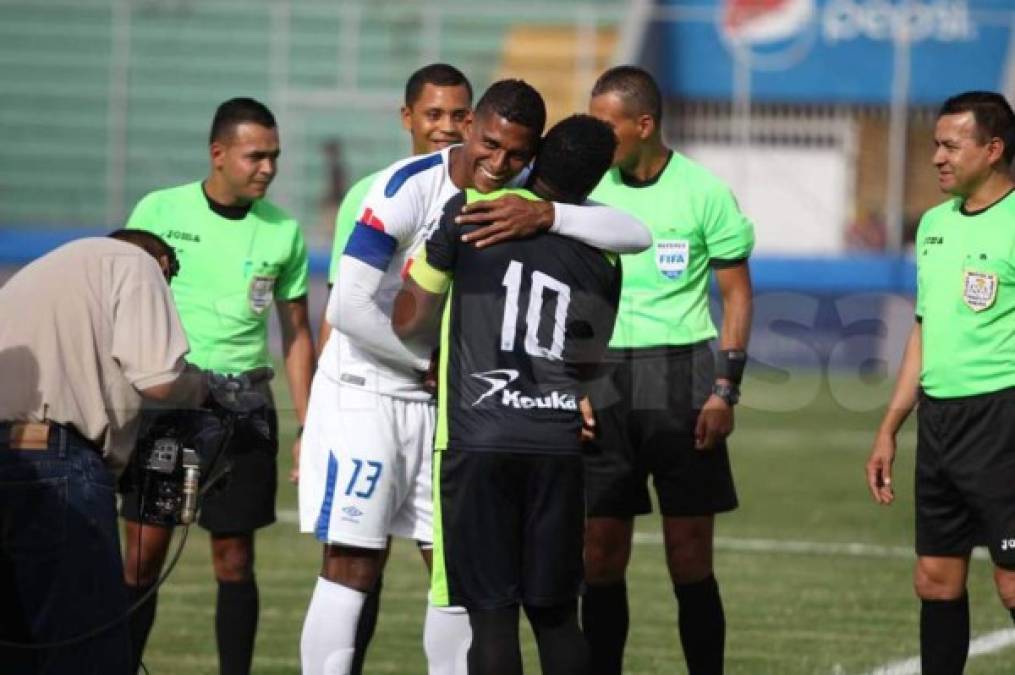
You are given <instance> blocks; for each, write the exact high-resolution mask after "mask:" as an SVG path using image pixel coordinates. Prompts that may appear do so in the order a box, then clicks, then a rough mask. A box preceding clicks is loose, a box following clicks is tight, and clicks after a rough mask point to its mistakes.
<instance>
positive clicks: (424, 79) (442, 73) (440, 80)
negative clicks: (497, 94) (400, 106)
mask: <svg viewBox="0 0 1015 675" xmlns="http://www.w3.org/2000/svg"><path fill="white" fill-rule="evenodd" d="M428 84H432V85H433V86H435V87H465V90H466V91H468V92H469V103H472V85H471V84H469V79H468V78H467V77H465V75H464V74H463V73H462V71H460V70H458V69H457V68H455V67H454V66H452V65H448V64H447V63H431V64H430V65H429V66H423V67H422V68H420V69H419V70H417V71H416V72H414V73H413V74H412V75H410V76H409V79H408V80H407V81H406V83H405V105H406V106H407V107H409V108H411V107H412V106H413V105H414V104H415V103H416V101H418V100H419V97H420V95H421V94H422V93H423V87H425V86H426V85H428Z"/></svg>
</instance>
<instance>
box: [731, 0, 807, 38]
mask: <svg viewBox="0 0 1015 675" xmlns="http://www.w3.org/2000/svg"><path fill="white" fill-rule="evenodd" d="M815 13H816V9H815V5H814V0H723V6H722V12H721V13H720V17H721V18H720V21H721V27H722V32H723V34H724V35H725V36H726V38H727V39H728V40H730V41H731V42H740V43H747V44H764V43H770V42H779V41H783V40H788V39H790V38H792V37H793V36H795V35H797V34H799V33H801V32H802V31H803V30H804V29H805V28H806V27H807V25H808V24H809V23H810V22H811V21H812V20H813V19H814V16H815Z"/></svg>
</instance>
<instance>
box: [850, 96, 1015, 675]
mask: <svg viewBox="0 0 1015 675" xmlns="http://www.w3.org/2000/svg"><path fill="white" fill-rule="evenodd" d="M934 144H935V146H936V148H937V149H936V151H935V152H934V165H935V166H936V167H937V171H938V185H939V186H940V188H941V190H942V191H944V192H946V193H948V194H949V195H951V199H949V200H948V201H946V202H945V203H943V204H941V205H939V206H936V207H935V208H933V209H931V210H929V211H927V213H925V214H924V216H923V219H922V220H921V221H920V226H919V229H918V230H917V236H916V261H917V292H916V323H915V324H914V326H913V330H912V332H911V333H910V336H909V342H908V344H907V345H906V352H905V355H904V356H903V359H902V366H901V367H900V369H899V375H898V379H897V381H896V383H895V391H894V393H893V394H892V400H891V403H890V404H889V406H888V410H887V411H886V412H885V415H884V418H883V420H882V422H881V426H880V427H879V429H878V433H877V436H876V437H875V440H874V447H873V450H872V451H871V455H870V459H869V460H868V461H867V467H866V468H867V484H868V487H869V488H870V491H871V495H872V496H873V497H874V500H875V501H876V502H878V503H879V504H891V503H892V501H893V500H894V498H895V494H894V491H893V487H892V462H893V461H894V459H895V449H896V445H895V436H896V433H897V432H898V430H899V428H900V427H901V426H902V424H903V422H904V421H905V420H906V418H907V417H908V416H909V413H910V412H911V411H912V409H913V407H914V406H916V405H917V403H918V402H919V409H918V412H917V442H916V554H917V560H916V568H915V569H914V571H913V584H914V586H915V589H916V594H917V595H918V596H919V597H920V603H921V604H920V656H921V661H922V663H923V666H922V667H923V673H924V675H953V674H956V673H961V672H962V670H963V667H964V666H965V662H966V655H967V653H968V651H969V601H968V597H967V595H966V574H967V572H968V570H969V555H970V553H971V551H972V549H973V546H974V545H983V544H986V546H987V548H988V549H989V550H990V556H991V559H992V560H993V561H994V581H995V583H996V585H997V591H998V594H999V595H1000V597H1001V602H1003V603H1004V606H1005V607H1007V608H1008V609H1009V611H1010V612H1011V613H1012V618H1013V619H1015V197H1013V196H1012V192H1013V190H1015V183H1013V181H1012V177H1011V174H1010V173H1009V168H1010V166H1011V162H1012V158H1013V157H1015V113H1013V112H1012V108H1011V106H1010V105H1009V104H1008V102H1007V101H1006V100H1005V98H1004V97H1003V96H1001V95H1000V94H996V93H993V92H982V91H972V92H966V93H963V94H959V95H957V96H954V97H952V98H950V99H948V100H947V101H945V103H944V105H943V106H942V108H941V111H940V113H939V115H938V119H937V125H936V126H935V129H934Z"/></svg>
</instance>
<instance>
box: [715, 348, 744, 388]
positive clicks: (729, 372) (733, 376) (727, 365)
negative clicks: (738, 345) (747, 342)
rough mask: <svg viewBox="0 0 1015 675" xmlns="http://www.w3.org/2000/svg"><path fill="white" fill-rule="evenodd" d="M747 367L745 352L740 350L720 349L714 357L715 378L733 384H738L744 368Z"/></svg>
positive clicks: (742, 376)
mask: <svg viewBox="0 0 1015 675" xmlns="http://www.w3.org/2000/svg"><path fill="white" fill-rule="evenodd" d="M746 365H747V352H745V351H744V350H742V349H720V350H719V351H718V352H717V353H716V356H715V376H716V378H717V379H726V380H729V381H730V382H732V383H733V384H740V382H741V381H743V379H744V367H745V366H746Z"/></svg>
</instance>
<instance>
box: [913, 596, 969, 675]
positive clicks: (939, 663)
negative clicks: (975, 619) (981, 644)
mask: <svg viewBox="0 0 1015 675" xmlns="http://www.w3.org/2000/svg"><path fill="white" fill-rule="evenodd" d="M968 654H969V597H968V596H967V595H965V594H963V596H962V597H961V598H959V599H957V600H921V601H920V663H921V664H922V668H923V671H922V672H923V675H961V674H962V670H963V668H965V666H966V656H967V655H968Z"/></svg>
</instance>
